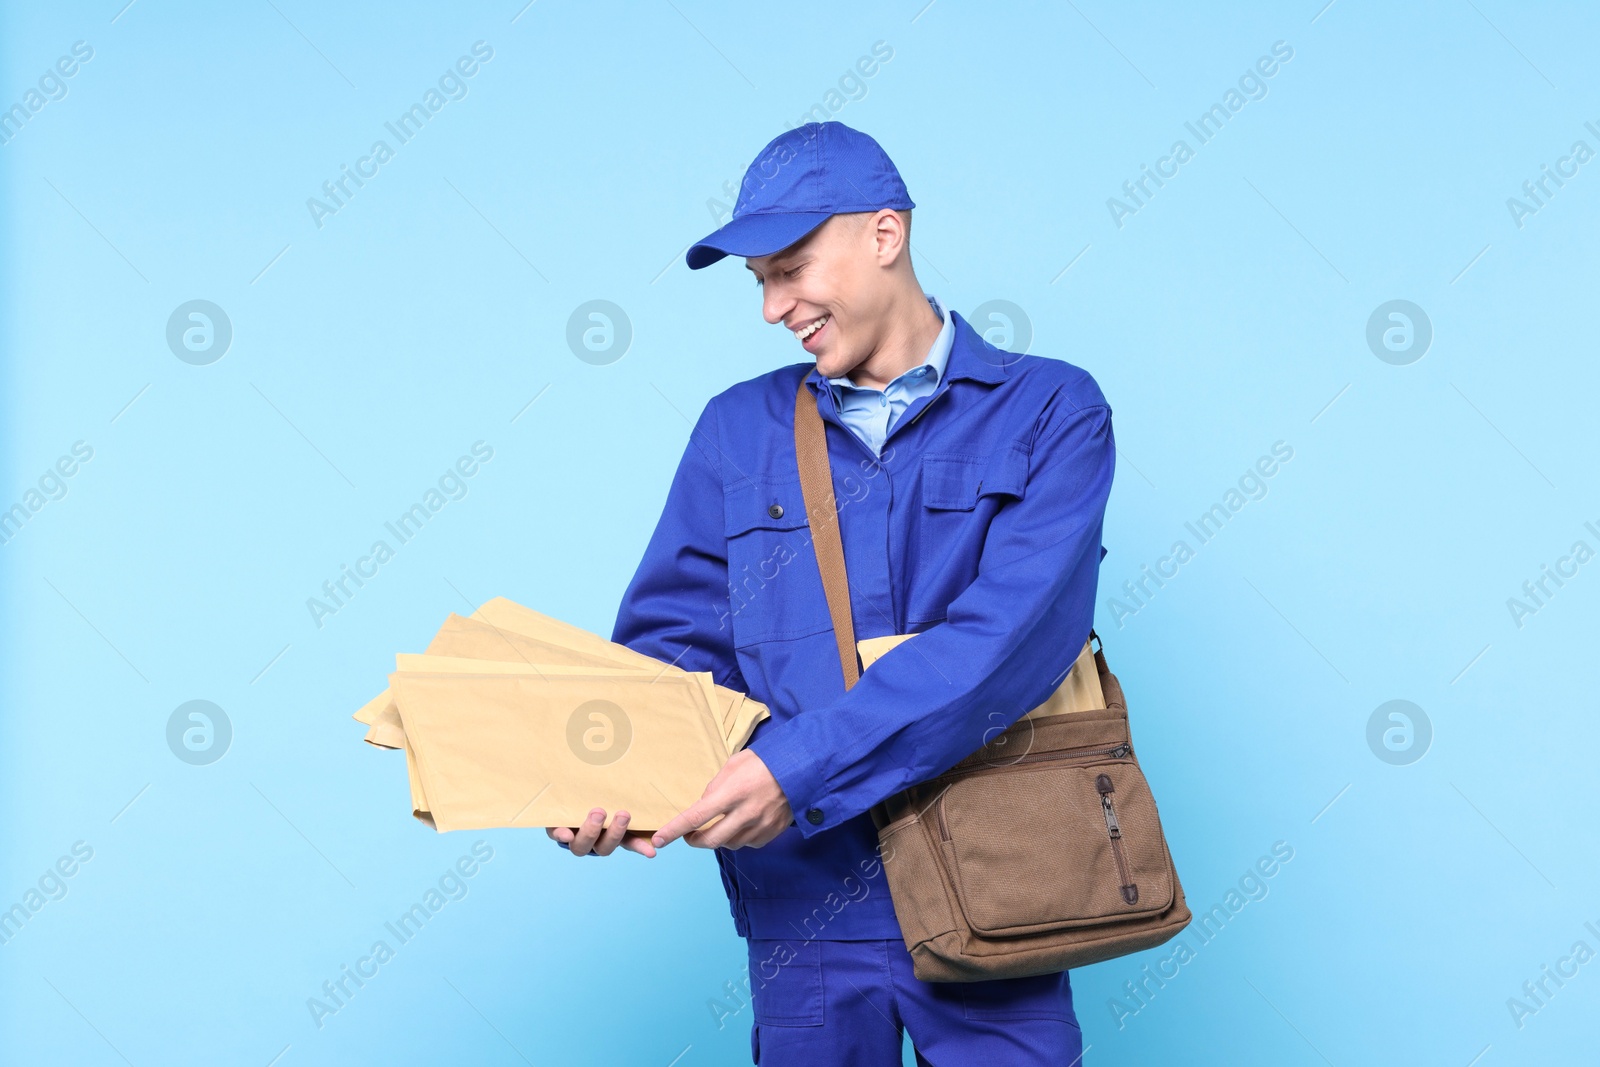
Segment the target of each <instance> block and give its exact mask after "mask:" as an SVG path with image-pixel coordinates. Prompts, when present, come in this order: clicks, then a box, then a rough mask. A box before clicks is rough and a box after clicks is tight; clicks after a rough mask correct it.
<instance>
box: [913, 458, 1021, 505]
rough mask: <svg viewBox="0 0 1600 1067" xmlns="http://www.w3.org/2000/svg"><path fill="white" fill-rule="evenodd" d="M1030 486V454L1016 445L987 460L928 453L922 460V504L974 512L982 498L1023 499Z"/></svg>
mask: <svg viewBox="0 0 1600 1067" xmlns="http://www.w3.org/2000/svg"><path fill="white" fill-rule="evenodd" d="M1027 485H1028V454H1027V452H1025V451H1023V450H1022V448H1020V447H1019V446H1017V445H1008V446H1007V447H1006V448H1004V449H1002V450H1000V451H998V452H996V453H994V454H993V455H988V456H972V455H966V454H962V453H955V452H929V453H926V454H925V455H924V456H923V457H922V504H923V506H924V507H929V508H940V509H943V510H946V511H971V510H972V509H973V508H974V507H976V506H977V503H978V498H979V497H980V496H987V495H990V494H1004V495H1008V496H1014V497H1019V498H1020V497H1021V496H1022V495H1023V491H1024V490H1025V489H1026V488H1027Z"/></svg>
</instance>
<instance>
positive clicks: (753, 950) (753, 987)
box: [746, 938, 822, 1026]
mask: <svg viewBox="0 0 1600 1067" xmlns="http://www.w3.org/2000/svg"><path fill="white" fill-rule="evenodd" d="M746 944H747V945H748V946H749V954H750V995H751V997H752V998H753V999H754V1001H755V1021H756V1022H757V1023H758V1024H760V1025H761V1026H821V1025H822V946H821V945H820V944H819V943H818V942H816V941H781V940H768V939H764V938H749V939H748V940H747V942H746Z"/></svg>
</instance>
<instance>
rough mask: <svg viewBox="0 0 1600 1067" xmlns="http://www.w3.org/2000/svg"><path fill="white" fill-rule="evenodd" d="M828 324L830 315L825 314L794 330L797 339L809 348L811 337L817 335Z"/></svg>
mask: <svg viewBox="0 0 1600 1067" xmlns="http://www.w3.org/2000/svg"><path fill="white" fill-rule="evenodd" d="M827 324H828V316H827V315H824V316H822V318H820V319H817V320H816V321H814V322H811V323H808V324H807V325H805V326H802V327H801V328H800V329H798V330H796V331H794V336H795V339H796V340H798V341H799V342H800V343H801V344H802V345H805V346H806V347H807V348H809V347H811V346H810V343H809V342H810V341H811V339H812V338H814V337H816V336H817V334H818V333H819V332H820V331H821V330H822V328H823V327H824V326H826V325H827Z"/></svg>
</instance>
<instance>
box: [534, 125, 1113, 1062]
mask: <svg viewBox="0 0 1600 1067" xmlns="http://www.w3.org/2000/svg"><path fill="white" fill-rule="evenodd" d="M914 206H915V205H914V204H913V203H912V201H911V198H910V196H909V195H908V194H907V192H906V188H905V185H904V183H903V182H902V181H901V178H900V174H899V172H898V171H897V170H896V168H895V166H894V164H893V163H892V162H891V161H890V159H889V157H888V155H886V154H885V153H884V151H883V149H882V148H881V147H879V145H878V143H877V142H876V141H874V140H873V139H872V138H870V137H868V136H866V135H865V134H863V133H860V132H858V131H856V130H853V129H851V128H849V127H848V126H844V125H842V124H840V123H837V122H825V123H808V124H806V125H804V126H800V127H797V128H796V129H793V130H790V131H788V132H787V133H785V134H782V135H781V136H779V137H777V138H776V139H774V140H773V141H772V142H771V143H769V144H768V145H767V146H766V148H764V149H763V150H762V152H761V154H760V155H758V156H757V157H756V160H755V161H754V162H753V163H752V164H751V165H750V168H749V170H748V171H747V172H746V174H745V178H744V184H743V186H742V187H741V190H740V195H739V201H738V204H737V205H736V206H735V208H734V213H733V217H732V218H731V219H730V220H729V222H728V224H727V225H726V226H723V227H722V228H721V229H719V230H717V231H716V232H715V233H713V234H711V235H710V236H708V237H706V238H705V239H704V240H703V241H701V242H699V243H698V244H696V245H694V246H693V247H692V248H690V249H689V252H688V255H687V260H688V264H689V266H690V267H691V268H693V269H699V268H701V267H705V266H708V265H710V264H712V263H715V262H717V261H718V260H720V259H722V258H724V257H725V256H728V255H735V256H742V257H744V259H745V266H746V267H747V268H748V269H749V271H750V272H751V274H752V276H753V279H754V281H755V283H756V284H757V285H758V286H760V288H761V298H762V299H761V302H762V315H763V317H764V318H765V319H766V321H767V322H769V323H773V324H782V325H783V326H784V328H786V329H788V330H789V331H790V332H791V333H792V334H793V336H794V337H795V339H796V342H797V344H798V345H799V346H801V347H802V348H803V349H804V351H805V353H806V356H807V357H808V358H807V359H806V360H804V361H802V362H798V363H794V364H791V365H789V366H786V367H782V368H779V369H778V370H775V371H772V372H769V373H767V374H763V375H761V376H759V377H757V378H753V379H751V380H749V381H746V382H741V383H739V384H738V385H735V386H733V387H731V388H729V389H727V390H725V391H724V392H722V393H720V394H718V395H717V396H715V397H713V398H712V399H711V401H710V402H709V403H707V404H706V406H705V408H704V410H703V411H702V412H701V414H700V417H699V419H698V421H697V423H696V425H695V427H694V430H693V433H692V434H691V436H690V441H689V444H688V446H687V447H686V448H685V450H684V453H683V458H682V460H681V461H680V463H679V465H678V469H677V473H676V475H675V476H674V478H673V482H672V485H671V488H670V489H669V491H668V494H667V502H666V506H665V509H664V511H663V513H662V516H661V519H660V522H659V523H658V524H657V526H656V529H655V532H654V534H653V535H652V536H651V539H650V542H649V545H648V547H647V548H646V551H645V555H644V559H643V560H642V562H641V563H640V565H639V569H638V571H637V572H636V573H635V575H634V577H633V580H632V582H630V583H629V585H628V588H627V591H626V592H625V594H624V596H623V601H622V606H621V610H620V611H619V612H618V615H617V622H616V626H615V628H614V630H613V634H612V639H613V640H614V641H617V642H620V643H622V644H625V645H627V646H628V647H630V648H633V649H635V650H637V651H639V652H643V653H646V654H648V655H651V656H654V657H656V658H658V659H661V660H665V661H668V662H675V663H676V664H677V665H678V666H680V667H682V668H684V669H686V670H690V671H710V672H712V674H713V675H714V676H715V678H716V681H717V682H719V683H721V684H722V685H726V686H730V687H732V688H735V689H740V690H743V691H745V692H748V693H749V694H750V695H751V696H753V697H754V698H755V699H757V700H760V701H762V702H763V703H765V704H766V705H767V706H768V708H769V709H770V710H771V712H772V717H771V718H770V719H769V720H768V721H766V722H764V723H762V724H761V726H760V727H759V728H758V729H757V731H756V733H755V735H754V736H753V738H752V740H751V742H750V745H749V746H748V747H747V748H746V749H745V750H743V751H741V752H739V753H738V754H736V755H735V756H734V757H733V758H732V759H730V760H729V761H728V763H727V764H726V765H725V766H724V767H723V769H722V770H721V771H720V772H719V773H718V774H717V775H716V777H714V778H713V779H712V780H711V782H710V783H709V784H708V785H707V786H706V788H705V792H704V794H703V795H702V796H701V797H700V799H699V800H698V801H696V802H695V803H694V804H692V805H690V806H689V807H688V808H687V809H685V810H684V811H683V812H682V814H680V815H679V816H678V817H676V818H674V819H673V820H671V821H670V822H669V823H668V824H667V825H666V826H663V827H662V828H661V829H660V830H658V831H656V832H655V833H654V834H646V833H641V832H635V831H630V830H629V829H628V826H627V815H626V813H625V812H617V813H616V817H615V818H614V819H612V821H611V824H610V825H609V826H608V825H606V823H605V818H606V812H605V811H603V810H601V809H596V810H595V811H593V812H592V813H591V814H590V818H589V819H588V821H587V822H586V823H585V824H584V825H583V826H581V827H558V828H552V829H551V830H550V831H549V832H550V835H551V836H552V837H553V838H555V839H556V840H557V841H558V842H559V843H560V844H562V845H563V846H564V847H566V848H569V849H570V850H571V851H572V853H573V854H574V855H579V856H584V855H608V854H610V853H612V852H613V851H615V850H617V849H618V848H626V849H630V850H632V851H635V852H640V853H642V854H644V855H646V856H654V855H655V853H656V850H657V849H658V848H662V847H665V846H666V845H667V844H668V843H670V842H671V841H673V840H675V839H676V838H678V837H680V836H681V837H682V838H683V839H684V840H685V841H686V842H688V843H689V844H690V845H694V846H697V847H702V848H712V849H715V850H716V857H717V862H718V865H719V867H720V870H721V874H722V884H723V888H724V890H725V891H726V893H727V895H728V899H729V904H730V908H731V911H732V914H733V919H734V926H735V929H736V930H737V931H738V933H739V934H740V936H742V937H744V938H746V939H747V942H748V949H749V963H750V983H751V992H752V997H753V1001H754V1013H753V1014H754V1026H753V1028H752V1032H751V1049H752V1054H753V1055H754V1057H755V1061H756V1062H757V1063H760V1064H766V1065H780V1067H781V1065H785V1064H805V1065H806V1067H831V1065H835V1064H860V1065H878V1064H882V1065H884V1067H890V1065H898V1064H899V1063H900V1062H901V1059H900V1057H901V1043H902V1040H903V1035H904V1034H906V1033H909V1034H910V1035H911V1039H912V1044H913V1046H914V1047H915V1049H916V1052H917V1062H918V1063H922V1064H928V1063H932V1064H938V1065H940V1067H963V1065H968V1064H973V1065H976V1064H984V1065H988V1064H995V1063H1003V1064H1008V1065H1026V1064H1038V1065H1044V1064H1052V1065H1059V1067H1064V1065H1071V1064H1075V1063H1077V1062H1078V1059H1079V1057H1080V1056H1081V1054H1082V1036H1081V1034H1080V1032H1079V1029H1078V1023H1077V1018H1076V1015H1075V1013H1074V1010H1073V1004H1072V989H1071V984H1070V982H1069V978H1068V974H1067V972H1064V971H1063V972H1059V973H1056V974H1045V975H1038V976H1033V977H1026V978H1009V979H999V980H992V981H980V982H951V983H934V982H923V981H920V980H918V979H917V978H915V976H914V974H913V970H912V964H911V958H910V955H909V953H908V952H907V949H906V945H905V942H904V940H903V938H902V935H901V931H900V928H899V925H898V922H897V920H896V916H895V910H894V903H893V901H892V899H891V898H890V894H889V888H888V884H887V881H886V880H885V878H884V873H883V863H885V862H892V858H891V857H890V856H888V855H880V854H879V850H878V840H877V831H876V828H875V826H874V824H873V821H872V819H871V816H870V814H869V809H870V808H871V807H872V806H873V805H874V804H876V803H878V802H879V801H882V800H884V799H885V798H886V797H888V796H890V795H891V794H894V793H896V792H898V791H899V790H901V789H904V788H906V787H908V786H911V785H914V784H916V783H918V782H923V781H926V780H928V779H929V778H932V777H934V776H936V775H938V774H939V773H941V772H942V771H945V770H947V769H948V768H950V767H951V766H953V765H954V764H955V763H957V762H958V761H959V760H960V759H962V758H963V757H965V756H967V755H968V754H970V753H971V752H972V751H974V750H975V749H977V748H979V747H980V746H981V745H982V744H983V743H984V742H985V741H986V740H988V739H990V738H992V737H993V736H994V735H996V734H998V733H999V732H1000V731H1001V730H1003V729H1004V728H1005V727H1007V726H1009V725H1010V724H1011V723H1012V722H1014V721H1015V720H1017V719H1018V718H1020V717H1021V716H1022V715H1023V714H1024V713H1025V712H1026V711H1027V710H1028V709H1030V708H1032V707H1034V706H1036V705H1037V704H1039V703H1040V702H1041V701H1043V700H1044V698H1045V697H1046V696H1047V695H1048V694H1049V693H1050V692H1051V691H1052V690H1053V689H1055V687H1056V685H1057V684H1058V683H1059V682H1060V679H1061V678H1062V676H1063V675H1064V674H1065V673H1066V671H1067V670H1068V668H1069V667H1070V666H1071V664H1072V662H1073V661H1074V659H1076V657H1077V655H1078V652H1079V650H1080V649H1082V648H1083V645H1084V641H1085V640H1086V639H1087V637H1088V634H1089V628H1090V624H1091V622H1092V616H1093V605H1094V595H1095V586H1096V581H1097V576H1098V573H1099V565H1100V560H1101V558H1102V557H1103V556H1104V554H1105V549H1104V548H1103V547H1102V546H1101V544H1100V535H1101V526H1102V522H1103V518H1104V513H1105V504H1106V499H1107V496H1108V495H1109V493H1110V489H1111V480H1112V471H1113V468H1114V465H1115V460H1114V456H1115V446H1114V443H1113V439H1112V433H1111V409H1110V407H1109V406H1108V405H1107V403H1106V400H1105V397H1104V396H1103V395H1102V394H1101V392H1100V389H1099V387H1098V386H1097V385H1096V384H1095V381H1094V379H1093V378H1092V377H1091V376H1090V375H1089V374H1088V373H1087V372H1086V371H1084V370H1081V369H1080V368H1078V367H1074V366H1072V365H1071V364H1068V363H1065V362H1062V361H1059V360H1053V359H1044V358H1041V357H1038V356H1030V355H1025V354H1020V353H1014V352H1004V351H1001V350H1000V349H998V348H996V347H995V346H993V345H991V344H989V343H988V342H987V341H986V340H985V339H984V338H983V337H981V336H980V335H979V334H978V333H977V332H976V331H975V330H974V329H973V328H972V326H971V325H970V324H969V323H967V322H966V321H965V320H964V319H962V318H961V316H960V315H958V314H956V313H955V312H953V311H950V310H949V309H948V308H947V307H945V306H944V305H942V304H941V303H940V302H939V301H938V300H937V299H935V298H934V297H932V296H928V295H926V294H924V293H923V291H922V286H921V285H920V283H919V282H918V281H917V277H916V274H915V272H914V271H913V269H912V264H911V249H910V244H909V240H910V232H911V210H912V208H913V207H914ZM802 383H804V387H805V388H806V389H808V390H809V391H810V392H811V394H812V395H813V396H814V397H815V398H816V404H817V409H818V412H819V414H820V415H821V417H822V420H823V424H824V432H825V436H826V442H827V448H828V452H829V457H830V464H831V466H832V470H833V478H834V492H835V496H836V498H837V501H838V507H839V527H840V536H841V538H842V540H843V542H844V554H845V558H846V560H847V562H848V566H849V574H850V605H851V612H852V615H853V617H854V620H855V629H856V636H857V637H858V638H863V639H864V638H869V637H878V636H884V635H890V634H908V633H915V634H917V635H918V636H917V638H916V640H914V641H911V642H908V643H906V645H905V647H904V648H903V649H896V650H895V651H892V652H890V653H888V654H886V655H885V656H884V657H883V658H882V659H881V660H879V661H877V662H876V663H874V664H873V666H872V669H871V670H870V671H867V672H866V673H864V674H862V676H861V680H860V682H859V683H857V684H856V685H855V686H853V687H851V688H849V689H846V687H845V684H844V679H843V677H842V673H841V670H840V664H839V655H838V650H837V646H836V644H835V639H834V634H833V626H832V621H831V618H830V616H829V613H828V606H827V603H826V600H825V598H824V595H823V589H822V583H821V579H820V577H819V574H818V568H817V559H816V555H815V553H814V551H813V549H812V545H811V534H810V523H809V516H808V515H807V514H806V507H805V502H804V499H803V497H802V495H801V490H800V482H799V475H798V469H797V465H796V456H795V436H794V407H795V396H796V392H797V390H798V389H799V388H800V387H801V384H802ZM1014 816H1015V817H1014V819H1013V820H1012V821H1010V822H1008V823H1007V824H1005V825H999V826H996V827H995V828H994V832H995V833H1027V832H1028V824H1029V820H1030V819H1032V818H1035V817H1037V813H1035V812H1030V811H1018V812H1015V813H1014ZM989 873H990V875H991V876H992V877H994V878H996V879H1004V878H1005V877H1006V873H1007V872H1005V871H994V872H989ZM730 1010H731V1008H730Z"/></svg>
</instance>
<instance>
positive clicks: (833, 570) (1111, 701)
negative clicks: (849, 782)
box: [794, 377, 1125, 707]
mask: <svg viewBox="0 0 1600 1067" xmlns="http://www.w3.org/2000/svg"><path fill="white" fill-rule="evenodd" d="M794 453H795V460H796V462H797V463H798V465H799V467H800V494H801V496H802V497H803V498H804V499H805V502H806V519H807V521H808V522H809V523H810V526H811V546H812V548H813V549H814V550H815V552H816V556H817V569H818V570H820V571H821V572H822V592H823V595H824V596H826V597H827V600H828V615H829V617H830V618H831V619H832V620H833V636H834V640H835V641H836V642H837V643H838V645H839V667H840V669H841V670H842V671H843V672H844V687H845V688H846V689H849V688H851V687H852V686H854V685H855V684H856V682H858V681H860V680H861V660H860V658H859V657H858V655H857V653H856V627H855V620H854V619H853V618H852V617H851V614H850V579H849V577H848V575H847V573H846V571H845V566H844V541H843V539H842V538H841V537H840V535H839V511H838V502H837V498H836V497H835V496H834V493H833V467H832V465H831V464H830V463H829V462H828V436H827V429H826V427H825V426H824V425H823V422H822V416H821V415H820V414H819V413H818V412H817V398H816V397H815V396H813V395H812V393H811V390H810V389H807V388H806V382H805V378H803V377H802V378H801V379H800V388H799V389H798V391H796V393H795V398H794ZM1089 641H1090V642H1091V644H1092V645H1095V646H1099V645H1101V640H1100V635H1099V634H1097V633H1095V632H1094V628H1093V627H1091V628H1090V629H1089ZM1094 658H1095V662H1096V666H1097V667H1098V669H1099V673H1100V679H1101V691H1102V692H1103V693H1104V694H1105V698H1106V706H1107V707H1124V706H1125V703H1124V699H1125V698H1124V697H1123V694H1122V686H1121V685H1120V684H1118V682H1117V679H1116V676H1115V675H1113V674H1112V673H1111V671H1110V669H1109V668H1108V667H1107V666H1106V658H1105V651H1104V649H1103V648H1102V647H1096V648H1095V649H1094Z"/></svg>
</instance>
